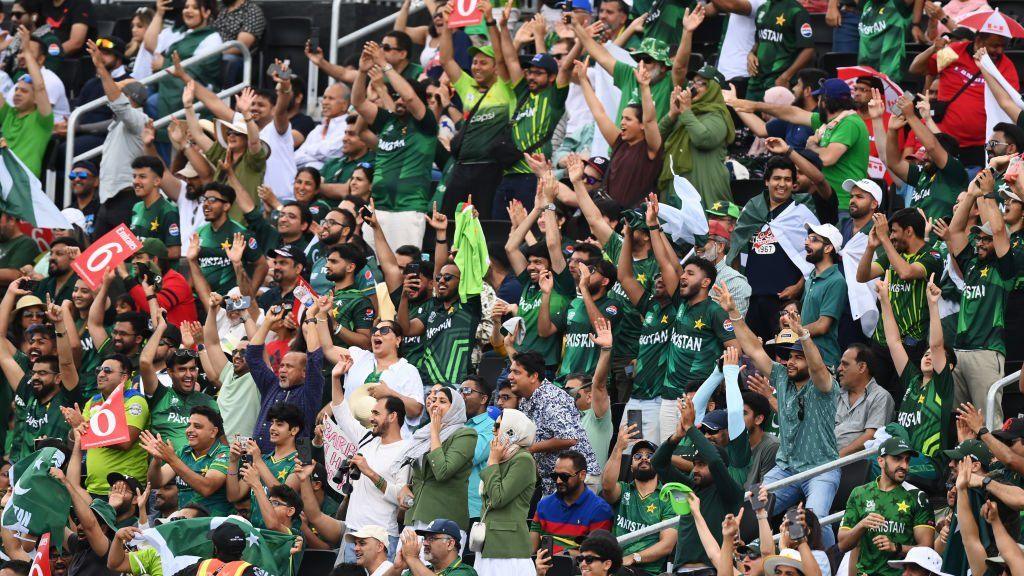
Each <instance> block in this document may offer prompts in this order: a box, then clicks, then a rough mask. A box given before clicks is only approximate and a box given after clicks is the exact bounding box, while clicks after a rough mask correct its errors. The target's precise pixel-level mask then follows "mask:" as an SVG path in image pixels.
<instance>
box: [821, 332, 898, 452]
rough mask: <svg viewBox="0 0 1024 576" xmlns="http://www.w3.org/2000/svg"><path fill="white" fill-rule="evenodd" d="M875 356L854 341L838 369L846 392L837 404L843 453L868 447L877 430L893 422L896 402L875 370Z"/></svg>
mask: <svg viewBox="0 0 1024 576" xmlns="http://www.w3.org/2000/svg"><path fill="white" fill-rule="evenodd" d="M873 367H874V355H873V354H872V353H871V350H869V349H868V347H867V345H865V344H861V343H859V342H857V343H854V344H851V345H850V347H849V348H847V349H846V351H845V352H843V358H842V360H841V361H840V362H839V367H838V370H837V373H838V376H839V385H840V386H841V387H842V392H841V393H840V394H839V402H838V403H837V404H836V447H837V448H839V456H848V455H850V454H853V453H854V452H859V451H861V450H863V449H864V444H865V443H867V441H869V440H871V439H872V438H874V437H875V431H876V430H878V429H880V428H885V425H886V424H888V423H889V422H892V414H893V409H894V408H895V403H894V402H893V399H892V396H891V395H889V393H888V392H886V391H885V390H884V389H883V388H882V387H881V386H879V385H878V382H876V381H875V378H874V374H873V373H872V369H873Z"/></svg>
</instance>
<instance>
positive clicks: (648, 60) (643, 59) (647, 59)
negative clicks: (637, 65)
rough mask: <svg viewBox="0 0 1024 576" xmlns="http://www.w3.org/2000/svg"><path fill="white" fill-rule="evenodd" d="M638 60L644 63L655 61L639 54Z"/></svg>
mask: <svg viewBox="0 0 1024 576" xmlns="http://www.w3.org/2000/svg"><path fill="white" fill-rule="evenodd" d="M640 61H641V62H643V63H644V64H654V63H655V62H657V60H655V59H654V58H651V57H650V56H641V57H640Z"/></svg>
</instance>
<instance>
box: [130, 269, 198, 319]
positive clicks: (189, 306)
mask: <svg viewBox="0 0 1024 576" xmlns="http://www.w3.org/2000/svg"><path fill="white" fill-rule="evenodd" d="M128 294H129V295H131V297H132V300H133V301H134V302H135V307H136V309H138V310H142V311H147V310H149V304H147V303H146V293H145V291H143V290H142V286H141V285H140V284H136V285H135V286H133V287H132V288H131V290H129V291H128ZM156 301H157V303H158V304H159V305H160V308H163V309H164V310H167V322H168V323H170V324H174V325H175V326H181V323H182V322H185V321H186V320H187V321H189V322H196V321H198V320H199V315H198V314H197V312H196V299H195V296H193V295H192V287H191V286H189V285H188V281H187V280H185V277H184V276H182V275H181V274H179V273H178V272H175V271H174V270H168V271H167V272H165V273H164V277H163V281H162V282H161V283H160V291H159V292H157V294H156Z"/></svg>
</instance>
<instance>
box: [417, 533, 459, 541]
mask: <svg viewBox="0 0 1024 576" xmlns="http://www.w3.org/2000/svg"><path fill="white" fill-rule="evenodd" d="M438 540H440V541H442V542H443V541H445V540H455V538H452V537H451V536H446V535H444V534H435V535H433V536H424V537H423V541H424V542H437V541H438Z"/></svg>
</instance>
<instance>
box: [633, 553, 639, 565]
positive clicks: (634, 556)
mask: <svg viewBox="0 0 1024 576" xmlns="http://www.w3.org/2000/svg"><path fill="white" fill-rule="evenodd" d="M633 563H634V564H640V553H639V552H634V553H633Z"/></svg>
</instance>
